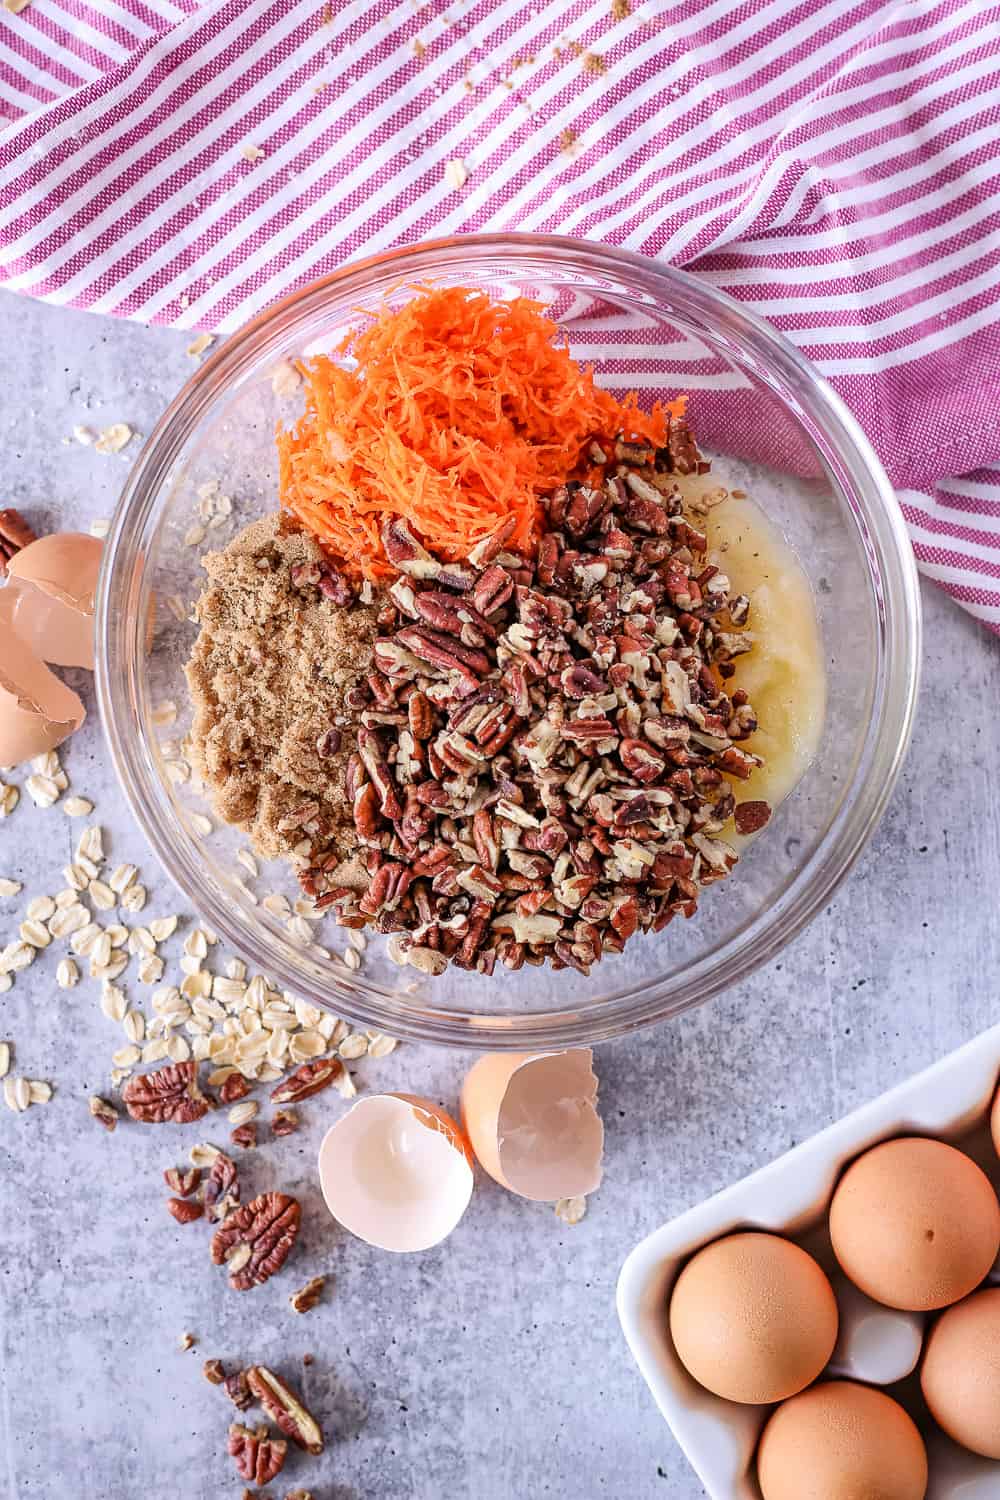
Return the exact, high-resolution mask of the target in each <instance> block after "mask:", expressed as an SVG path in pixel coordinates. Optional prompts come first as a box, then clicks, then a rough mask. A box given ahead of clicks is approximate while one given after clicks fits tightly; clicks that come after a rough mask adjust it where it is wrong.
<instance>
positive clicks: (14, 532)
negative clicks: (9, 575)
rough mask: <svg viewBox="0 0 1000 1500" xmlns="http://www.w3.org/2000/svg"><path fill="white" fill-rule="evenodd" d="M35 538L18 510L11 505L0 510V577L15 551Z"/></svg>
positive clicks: (5, 570) (4, 572) (35, 539)
mask: <svg viewBox="0 0 1000 1500" xmlns="http://www.w3.org/2000/svg"><path fill="white" fill-rule="evenodd" d="M37 540H38V538H37V537H36V535H35V533H34V531H33V530H32V528H31V527H30V526H29V525H28V523H27V521H26V520H25V519H24V517H23V516H22V514H21V512H20V511H19V510H14V508H13V506H8V508H7V509H6V510H0V578H3V577H4V575H5V574H6V572H7V564H8V563H9V562H10V559H11V558H12V557H13V556H14V554H15V552H20V550H21V548H22V547H27V545H28V543H29V542H35V541H37Z"/></svg>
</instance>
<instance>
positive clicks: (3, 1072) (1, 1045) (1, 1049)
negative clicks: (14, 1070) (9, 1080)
mask: <svg viewBox="0 0 1000 1500" xmlns="http://www.w3.org/2000/svg"><path fill="white" fill-rule="evenodd" d="M9 1072H10V1042H0V1078H6V1077H7V1074H8V1073H9Z"/></svg>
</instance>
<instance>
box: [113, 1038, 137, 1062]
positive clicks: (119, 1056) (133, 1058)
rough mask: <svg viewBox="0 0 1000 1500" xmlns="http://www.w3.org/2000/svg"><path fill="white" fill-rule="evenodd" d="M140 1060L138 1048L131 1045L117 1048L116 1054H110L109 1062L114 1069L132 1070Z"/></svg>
mask: <svg viewBox="0 0 1000 1500" xmlns="http://www.w3.org/2000/svg"><path fill="white" fill-rule="evenodd" d="M141 1058H142V1053H141V1052H140V1051H139V1049H138V1047H136V1046H134V1045H132V1044H131V1043H130V1044H129V1046H127V1047H119V1049H118V1051H117V1052H112V1054H111V1061H112V1063H113V1064H114V1065H115V1067H116V1068H134V1067H135V1065H136V1063H137V1062H139V1061H140V1060H141Z"/></svg>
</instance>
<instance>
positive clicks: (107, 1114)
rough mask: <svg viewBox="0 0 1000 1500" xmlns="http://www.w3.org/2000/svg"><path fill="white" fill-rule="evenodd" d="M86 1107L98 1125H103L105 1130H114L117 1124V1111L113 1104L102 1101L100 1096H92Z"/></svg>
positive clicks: (105, 1100)
mask: <svg viewBox="0 0 1000 1500" xmlns="http://www.w3.org/2000/svg"><path fill="white" fill-rule="evenodd" d="M87 1107H88V1109H89V1110H90V1113H91V1115H92V1117H93V1118H94V1119H95V1120H96V1121H97V1123H98V1124H99V1125H103V1126H104V1128H105V1130H114V1128H115V1126H116V1125H117V1124H118V1111H117V1110H116V1109H115V1107H114V1105H113V1104H109V1103H108V1101H107V1099H102V1098H101V1096H100V1094H92V1095H91V1097H90V1099H89V1101H88V1105H87Z"/></svg>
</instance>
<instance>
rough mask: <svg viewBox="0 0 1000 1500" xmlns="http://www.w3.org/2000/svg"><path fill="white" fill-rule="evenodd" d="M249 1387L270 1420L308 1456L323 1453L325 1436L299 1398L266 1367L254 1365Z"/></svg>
mask: <svg viewBox="0 0 1000 1500" xmlns="http://www.w3.org/2000/svg"><path fill="white" fill-rule="evenodd" d="M247 1384H248V1385H249V1387H250V1389H251V1390H252V1391H253V1393H254V1395H255V1396H256V1398H257V1400H258V1401H259V1402H260V1404H261V1406H262V1407H263V1408H264V1410H265V1411H266V1412H267V1415H268V1416H269V1417H270V1418H271V1421H272V1422H274V1424H275V1425H276V1426H277V1427H279V1428H280V1429H281V1431H282V1432H283V1433H284V1434H285V1436H286V1437H288V1438H291V1440H292V1442H293V1443H295V1444H297V1446H298V1447H299V1448H304V1449H305V1451H306V1452H307V1453H312V1454H320V1453H322V1452H323V1433H322V1430H321V1428H320V1425H319V1423H318V1422H317V1421H316V1418H315V1417H314V1416H313V1415H312V1413H311V1412H310V1411H309V1409H308V1408H307V1407H306V1406H305V1405H304V1404H303V1402H302V1399H301V1397H300V1396H298V1395H297V1394H296V1392H295V1391H293V1390H292V1389H291V1387H290V1386H288V1385H286V1384H285V1383H284V1381H281V1380H279V1379H278V1377H277V1375H275V1374H274V1372H273V1371H271V1370H269V1369H267V1367H266V1366H265V1365H251V1367H250V1369H249V1370H247Z"/></svg>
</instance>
